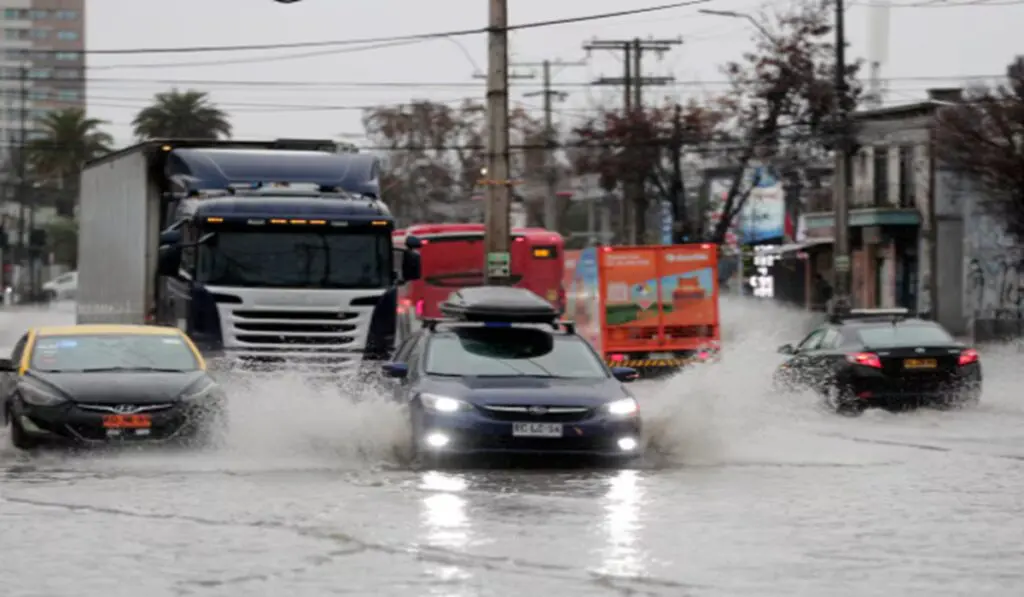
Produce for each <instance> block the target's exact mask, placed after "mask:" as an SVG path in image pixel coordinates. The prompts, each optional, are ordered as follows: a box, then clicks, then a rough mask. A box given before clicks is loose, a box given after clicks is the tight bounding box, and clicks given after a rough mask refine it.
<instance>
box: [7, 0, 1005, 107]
mask: <svg viewBox="0 0 1024 597" xmlns="http://www.w3.org/2000/svg"><path fill="white" fill-rule="evenodd" d="M1022 1H1024V0H1022ZM2 70H3V69H2V68H0V71H2ZM1005 78H1006V74H1005V73H997V74H986V75H934V76H914V77H882V78H881V79H880V81H882V82H885V83H898V82H920V83H924V82H948V81H980V80H995V79H999V80H1002V79H1005ZM28 80H29V82H31V83H41V82H58V83H88V84H89V85H90V86H93V85H101V86H102V85H105V84H108V83H112V84H117V85H126V84H133V83H134V84H139V85H166V86H170V87H173V86H192V87H211V88H225V87H226V88H228V89H231V88H235V89H247V88H253V87H266V88H284V89H286V90H292V89H302V90H303V92H305V91H308V90H314V89H322V90H329V91H337V90H338V88H344V87H349V88H353V89H388V88H391V89H483V88H484V87H485V84H484V83H483V82H480V81H287V80H249V81H245V80H238V81H225V80H213V79H134V78H106V77H81V76H80V77H30V78H29V79H28ZM5 81H10V82H20V81H21V78H20V77H15V76H6V75H5V76H0V83H3V82H5ZM510 84H511V86H512V87H522V88H541V87H543V85H542V84H541V83H536V82H526V83H513V82H512V81H510ZM731 84H732V81H728V80H725V79H719V80H705V79H690V80H676V81H669V82H667V86H668V87H689V86H695V85H718V86H725V85H731ZM551 87H552V88H556V89H557V88H563V89H581V88H590V87H593V84H592V83H588V82H553V83H552V84H551Z"/></svg>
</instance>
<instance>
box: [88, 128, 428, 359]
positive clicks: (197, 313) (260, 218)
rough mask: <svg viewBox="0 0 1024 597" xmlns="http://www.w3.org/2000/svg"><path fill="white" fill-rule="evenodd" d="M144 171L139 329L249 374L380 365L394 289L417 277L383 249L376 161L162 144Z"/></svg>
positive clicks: (413, 258) (387, 232)
mask: <svg viewBox="0 0 1024 597" xmlns="http://www.w3.org/2000/svg"><path fill="white" fill-rule="evenodd" d="M159 154H162V155H159ZM148 162H149V173H148V176H149V178H150V183H151V186H152V185H155V186H156V187H158V189H159V191H160V192H159V194H160V202H159V205H160V212H159V213H156V214H153V213H151V214H149V216H148V219H150V220H152V219H159V230H160V231H161V232H160V233H159V235H158V243H154V244H158V247H154V248H156V249H157V250H156V251H155V253H156V259H155V260H154V261H155V264H154V267H152V268H149V269H148V270H147V271H149V272H150V274H149V275H150V276H151V279H150V280H149V281H148V282H147V287H149V288H151V289H152V291H151V292H148V293H146V296H147V297H148V299H149V301H148V304H147V305H146V308H147V317H146V320H147V321H149V322H150V323H155V324H158V325H173V326H177V327H179V328H180V329H182V330H183V331H185V332H186V333H187V334H188V335H189V336H190V337H191V338H192V339H193V341H194V342H195V343H196V344H197V346H199V347H200V349H201V350H202V351H203V352H204V353H205V354H206V355H208V356H211V357H214V358H215V361H218V359H216V357H226V359H225V360H227V361H229V362H230V363H231V366H232V367H238V366H242V367H243V368H245V369H261V368H272V369H275V368H276V367H274V364H275V363H288V364H289V365H294V366H299V367H308V368H310V369H314V370H318V371H319V370H328V371H329V372H340V371H348V370H353V369H356V368H358V367H359V365H361V363H362V362H363V361H364V360H370V361H381V360H387V359H388V358H390V355H391V352H392V351H393V349H394V342H395V325H396V324H395V319H396V316H395V313H396V308H397V287H398V285H399V284H400V283H403V282H405V281H407V280H413V279H417V278H418V277H419V256H418V254H417V253H416V251H415V250H414V249H410V250H407V251H403V252H401V253H398V254H396V253H394V252H393V246H392V241H391V232H392V230H393V229H394V219H393V217H392V215H391V213H390V210H389V209H388V207H387V206H386V205H385V204H384V203H383V202H382V201H381V200H380V198H379V196H378V190H379V186H378V183H377V179H378V173H379V162H378V160H377V158H375V157H373V156H368V155H360V154H351V153H344V154H340V153H331V152H326V151H315V150H308V149H305V148H302V149H294V148H273V147H271V148H267V147H247V146H245V145H242V146H236V145H232V144H229V143H223V144H218V142H207V143H206V144H205V145H203V144H198V145H197V144H192V143H184V144H181V145H178V144H176V143H174V142H167V143H166V144H164V145H163V146H161V147H160V150H159V152H158V154H157V155H156V157H155V158H151V159H150V160H148ZM154 166H155V167H154ZM83 176H84V175H83ZM142 225H144V224H142ZM121 250H124V251H131V250H136V251H137V250H138V249H137V248H132V247H123V248H122V249H121ZM86 253H87V255H86V256H85V257H86V258H87V259H90V260H91V261H95V258H94V257H93V256H90V255H88V253H90V252H89V251H86ZM83 269H84V268H83ZM83 276H84V274H83ZM108 278H113V276H112V275H111V274H108ZM95 284H96V283H95V282H94V285H95ZM102 292H108V293H109V292H110V291H109V290H108V291H104V290H102V289H95V290H94V291H93V292H92V293H91V294H92V295H98V294H101V293H102ZM80 319H81V317H80Z"/></svg>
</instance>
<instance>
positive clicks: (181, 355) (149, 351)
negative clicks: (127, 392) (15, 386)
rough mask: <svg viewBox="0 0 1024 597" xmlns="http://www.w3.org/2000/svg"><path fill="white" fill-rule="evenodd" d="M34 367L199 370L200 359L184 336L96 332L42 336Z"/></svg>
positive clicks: (55, 369) (34, 351) (66, 370)
mask: <svg viewBox="0 0 1024 597" xmlns="http://www.w3.org/2000/svg"><path fill="white" fill-rule="evenodd" d="M30 367H31V368H32V369H34V370H36V371H42V372H46V373H72V372H101V371H195V370H197V369H199V361H198V360H197V359H196V356H195V354H194V353H193V352H192V348H191V347H189V346H188V344H186V343H185V340H184V339H183V338H181V337H180V336H172V335H154V334H95V335H74V336H42V337H39V338H38V339H37V340H36V342H35V345H34V346H33V348H32V360H31V362H30Z"/></svg>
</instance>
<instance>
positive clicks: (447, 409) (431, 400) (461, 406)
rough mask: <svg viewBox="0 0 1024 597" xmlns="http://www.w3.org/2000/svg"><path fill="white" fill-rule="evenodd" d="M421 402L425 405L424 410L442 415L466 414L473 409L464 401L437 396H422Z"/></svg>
mask: <svg viewBox="0 0 1024 597" xmlns="http://www.w3.org/2000/svg"><path fill="white" fill-rule="evenodd" d="M420 402H422V403H423V408H425V409H427V410H429V411H431V412H435V413H438V414H442V415H450V414H454V413H457V412H464V411H467V410H470V409H472V408H473V407H472V406H470V405H469V404H467V403H466V402H463V401H462V400H457V399H455V398H450V397H448V396H439V395H437V394H420Z"/></svg>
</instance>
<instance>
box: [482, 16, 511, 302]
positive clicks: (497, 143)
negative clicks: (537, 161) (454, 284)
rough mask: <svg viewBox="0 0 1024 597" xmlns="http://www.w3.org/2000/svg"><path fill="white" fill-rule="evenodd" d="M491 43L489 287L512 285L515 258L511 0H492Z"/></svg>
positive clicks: (486, 234) (486, 240)
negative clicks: (511, 222)
mask: <svg viewBox="0 0 1024 597" xmlns="http://www.w3.org/2000/svg"><path fill="white" fill-rule="evenodd" d="M489 13H490V17H489V19H488V24H489V27H488V33H487V38H488V44H487V174H486V175H485V177H484V180H483V181H482V182H483V184H484V185H486V187H487V188H486V192H487V194H486V201H487V206H486V212H485V213H486V215H485V216H484V226H485V231H484V246H485V247H486V257H485V260H486V261H485V267H484V275H485V280H486V283H487V284H508V283H509V280H510V278H511V275H512V272H511V263H512V257H511V254H510V252H509V249H510V247H509V244H510V241H511V238H510V235H511V230H510V226H509V208H510V207H511V203H512V181H511V180H510V178H511V172H510V171H509V170H510V167H511V164H510V159H509V123H508V0H490V7H489Z"/></svg>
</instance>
